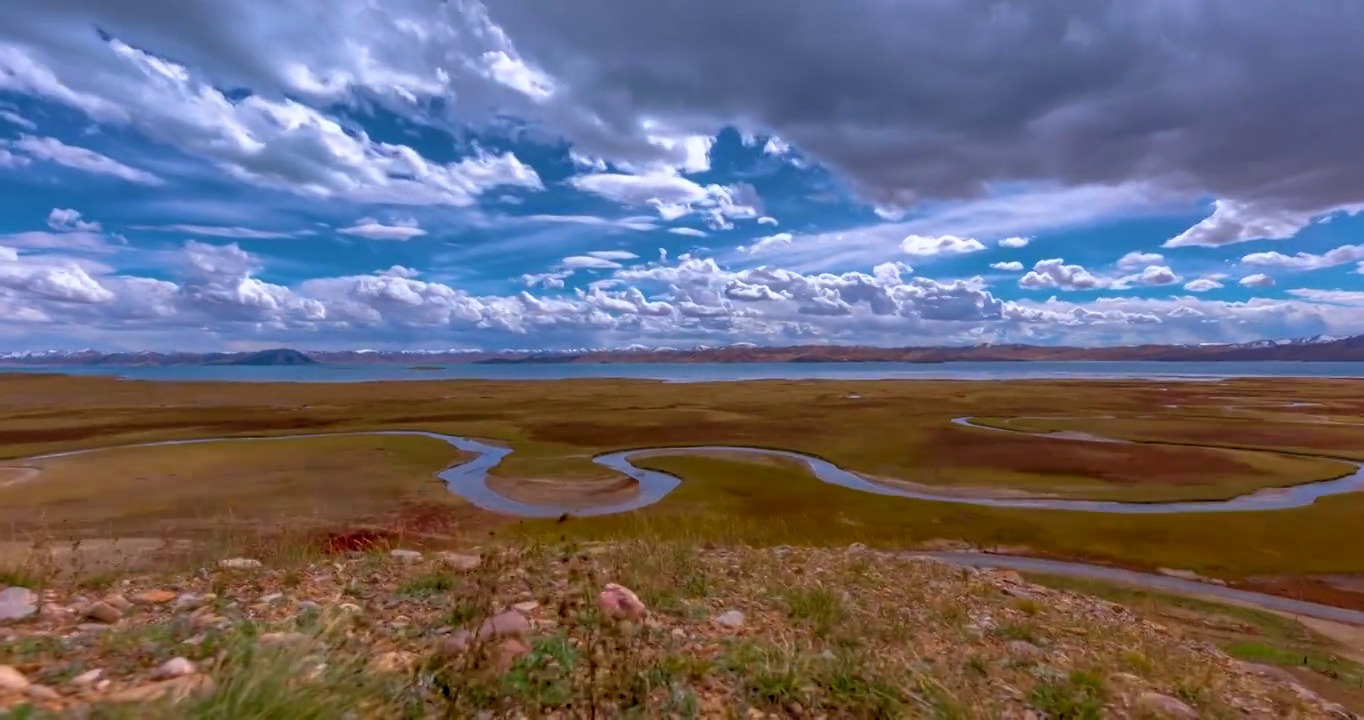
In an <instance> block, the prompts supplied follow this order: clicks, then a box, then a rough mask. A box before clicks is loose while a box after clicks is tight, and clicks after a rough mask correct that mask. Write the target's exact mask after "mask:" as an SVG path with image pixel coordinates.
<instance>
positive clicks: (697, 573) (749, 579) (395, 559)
mask: <svg viewBox="0 0 1364 720" xmlns="http://www.w3.org/2000/svg"><path fill="white" fill-rule="evenodd" d="M196 565H202V567H198V568H197V569H186V570H181V571H179V572H174V573H170V572H166V573H135V574H126V575H124V574H110V573H105V574H102V575H98V576H86V577H85V578H84V579H83V580H79V581H77V580H75V579H63V577H62V576H60V575H58V574H53V573H49V572H47V571H46V570H45V569H44V568H43V567H42V566H40V565H34V564H32V563H30V564H29V565H27V566H26V569H25V570H23V571H16V572H11V573H10V574H9V576H6V577H3V578H0V585H6V584H12V585H15V586H16V587H13V588H10V589H8V590H5V591H3V593H2V594H0V617H3V618H9V619H5V620H0V707H2V708H8V709H10V710H12V711H14V713H15V714H14V715H13V716H15V717H45V716H47V715H48V714H49V713H51V714H54V715H59V716H60V715H75V716H84V717H128V718H134V717H135V718H159V717H167V718H171V717H177V718H178V717H204V718H267V717H270V718H286V717H287V718H342V717H353V718H371V717H373V718H398V717H461V718H463V717H501V716H509V717H521V716H529V717H542V716H548V717H578V716H589V715H592V716H597V717H601V716H606V717H616V716H633V717H752V718H759V717H945V718H946V717H951V718H975V717H982V718H983V717H1009V718H1042V717H1052V718H1090V717H1133V718H1136V717H1170V718H1193V717H1210V718H1216V717H1263V718H1268V717H1304V718H1315V717H1337V718H1343V717H1350V715H1349V714H1348V713H1347V712H1346V711H1345V710H1343V709H1342V708H1339V707H1338V706H1331V705H1330V704H1329V703H1327V702H1325V701H1324V700H1321V699H1320V698H1318V697H1317V696H1315V695H1314V694H1313V693H1311V692H1310V691H1307V690H1305V689H1303V688H1302V687H1301V686H1298V685H1297V684H1296V683H1294V682H1293V681H1292V680H1291V678H1289V677H1288V676H1285V675H1283V674H1281V673H1276V672H1271V671H1269V670H1268V669H1267V668H1264V667H1259V666H1253V665H1247V664H1244V663H1241V662H1239V661H1236V660H1233V659H1232V658H1230V657H1228V656H1226V655H1224V654H1222V653H1221V652H1220V651H1218V650H1216V649H1214V648H1213V647H1211V646H1210V645H1207V644H1205V643H1202V642H1197V641H1194V640H1191V639H1189V638H1187V637H1186V636H1184V635H1183V634H1182V633H1180V632H1179V631H1175V630H1171V629H1167V628H1165V627H1162V626H1160V625H1157V624H1154V623H1152V622H1149V621H1147V620H1144V619H1140V618H1139V617H1138V616H1137V615H1135V614H1134V613H1133V612H1131V611H1129V610H1127V609H1125V608H1124V607H1122V606H1119V605H1115V604H1113V603H1110V602H1106V601H1103V600H1099V599H1096V598H1093V597H1089V596H1085V595H1080V594H1077V593H1073V592H1068V591H1060V590H1052V589H1047V588H1044V587H1041V586H1038V585H1034V584H1030V583H1028V582H1025V581H1024V580H1023V579H1022V578H1020V577H1019V576H1018V575H1016V574H1014V573H1009V572H991V571H975V570H970V569H965V568H960V567H955V566H951V565H946V564H942V563H938V562H935V561H928V560H921V559H908V558H901V557H895V556H893V555H889V554H882V553H876V552H873V551H870V550H867V549H866V548H863V547H861V546H853V547H850V548H847V549H838V550H815V549H795V548H788V547H778V548H771V549H764V550H756V549H751V548H746V547H723V548H720V547H709V546H698V545H696V544H694V543H660V542H655V541H629V542H622V543H614V544H609V545H587V546H579V547H569V546H548V545H544V546H520V547H511V546H506V547H504V546H496V547H487V548H484V549H483V550H482V552H481V554H479V555H460V554H451V553H437V552H426V553H421V552H417V551H409V550H401V549H400V550H393V551H377V550H376V551H371V552H363V553H362V552H350V553H343V554H340V555H334V556H330V557H322V556H317V557H311V558H294V560H293V561H288V560H286V559H284V556H283V555H279V554H275V555H271V556H269V557H267V558H266V560H265V562H264V563H262V562H259V561H258V560H256V559H255V558H225V559H219V560H216V561H213V562H201V563H196ZM19 586H27V587H30V588H32V589H31V590H27V589H22V587H19ZM21 706H28V709H26V710H19V709H18V708H20V707H21Z"/></svg>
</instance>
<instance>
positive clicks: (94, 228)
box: [47, 208, 103, 233]
mask: <svg viewBox="0 0 1364 720" xmlns="http://www.w3.org/2000/svg"><path fill="white" fill-rule="evenodd" d="M47 226H48V227H50V228H52V229H53V230H61V231H66V230H74V231H77V232H92V233H97V232H100V231H101V230H102V229H103V228H102V227H101V226H100V224H99V223H97V222H92V221H87V220H82V219H81V214H80V213H79V212H76V211H75V210H72V209H70V208H52V212H50V213H48V214H47Z"/></svg>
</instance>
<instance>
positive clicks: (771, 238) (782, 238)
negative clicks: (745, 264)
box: [735, 232, 791, 255]
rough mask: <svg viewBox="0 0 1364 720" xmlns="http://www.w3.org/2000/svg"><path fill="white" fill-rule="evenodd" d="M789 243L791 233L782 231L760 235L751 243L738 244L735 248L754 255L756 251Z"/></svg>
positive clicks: (771, 248) (768, 249)
mask: <svg viewBox="0 0 1364 720" xmlns="http://www.w3.org/2000/svg"><path fill="white" fill-rule="evenodd" d="M790 244H791V233H787V232H784V233H776V234H773V235H767V236H764V237H760V238H758V239H757V240H754V241H753V242H752V244H749V245H740V246H739V247H737V248H735V249H736V250H738V251H739V252H741V253H746V254H749V255H755V254H758V253H763V252H768V251H770V250H773V249H776V248H779V247H786V246H789V245H790Z"/></svg>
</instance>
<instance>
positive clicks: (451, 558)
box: [440, 552, 483, 572]
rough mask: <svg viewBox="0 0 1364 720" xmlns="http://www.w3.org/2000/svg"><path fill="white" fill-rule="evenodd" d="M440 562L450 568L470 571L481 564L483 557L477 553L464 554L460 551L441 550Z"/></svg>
mask: <svg viewBox="0 0 1364 720" xmlns="http://www.w3.org/2000/svg"><path fill="white" fill-rule="evenodd" d="M440 560H441V562H443V563H445V566H446V567H448V568H450V569H451V570H457V571H459V572H471V571H473V570H477V569H478V567H479V566H480V565H482V564H483V558H480V557H479V556H477V555H465V554H462V553H453V552H443V553H441V554H440Z"/></svg>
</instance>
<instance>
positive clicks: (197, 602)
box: [173, 593, 208, 611]
mask: <svg viewBox="0 0 1364 720" xmlns="http://www.w3.org/2000/svg"><path fill="white" fill-rule="evenodd" d="M207 604H208V598H203V597H199V596H198V595H195V594H193V593H184V594H183V595H179V596H177V597H176V598H175V605H174V606H173V607H174V608H175V609H176V610H180V611H187V610H198V609H199V608H201V607H203V606H204V605H207Z"/></svg>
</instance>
